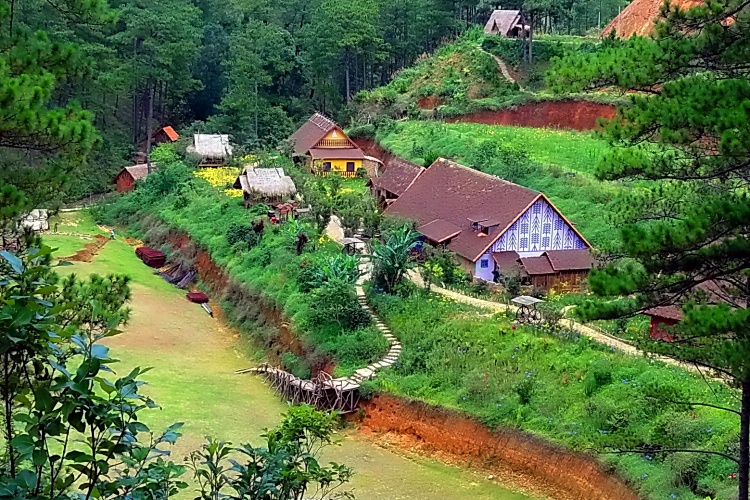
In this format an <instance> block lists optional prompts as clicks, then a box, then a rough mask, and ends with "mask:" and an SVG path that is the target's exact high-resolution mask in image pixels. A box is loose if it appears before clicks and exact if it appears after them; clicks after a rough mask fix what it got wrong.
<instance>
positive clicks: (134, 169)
mask: <svg viewBox="0 0 750 500" xmlns="http://www.w3.org/2000/svg"><path fill="white" fill-rule="evenodd" d="M153 167H154V165H153V164H151V168H152V169H153ZM125 170H127V171H128V173H130V175H132V176H133V179H135V180H137V181H138V180H141V179H145V178H146V177H147V176H148V165H147V164H146V163H142V164H140V165H133V166H131V167H125Z"/></svg>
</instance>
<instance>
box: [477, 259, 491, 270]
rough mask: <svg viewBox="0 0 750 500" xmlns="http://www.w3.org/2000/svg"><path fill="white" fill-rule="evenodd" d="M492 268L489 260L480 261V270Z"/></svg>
mask: <svg viewBox="0 0 750 500" xmlns="http://www.w3.org/2000/svg"><path fill="white" fill-rule="evenodd" d="M489 267H490V261H489V259H482V260H480V261H479V268H480V269H488V268H489Z"/></svg>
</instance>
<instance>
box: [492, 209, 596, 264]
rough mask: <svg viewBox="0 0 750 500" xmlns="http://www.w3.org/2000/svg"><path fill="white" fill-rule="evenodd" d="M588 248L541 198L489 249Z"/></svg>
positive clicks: (518, 250)
mask: <svg viewBox="0 0 750 500" xmlns="http://www.w3.org/2000/svg"><path fill="white" fill-rule="evenodd" d="M583 248H589V245H588V244H587V243H586V242H585V241H584V240H583V238H581V237H580V236H579V235H578V233H577V232H576V231H575V229H573V227H572V226H571V225H570V224H568V223H567V222H566V221H565V219H564V218H563V217H562V216H561V215H560V214H559V213H558V211H557V210H556V209H555V208H554V207H553V206H552V205H551V204H550V203H549V202H548V201H547V200H545V199H543V198H541V199H539V200H538V201H537V202H536V203H534V204H533V205H532V206H531V207H529V209H528V210H526V212H525V213H524V214H523V215H522V216H521V217H519V219H518V220H517V221H516V222H515V223H514V224H513V225H512V226H511V227H510V228H509V229H508V230H507V231H506V232H505V234H503V235H502V236H501V237H500V239H498V240H497V241H496V242H495V244H494V245H492V249H491V251H492V252H510V251H514V252H519V253H521V252H544V251H546V250H580V249H583Z"/></svg>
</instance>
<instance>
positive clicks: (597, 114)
mask: <svg viewBox="0 0 750 500" xmlns="http://www.w3.org/2000/svg"><path fill="white" fill-rule="evenodd" d="M616 113H617V108H616V107H615V106H613V105H611V104H601V103H597V102H590V101H572V100H571V101H542V102H531V103H528V104H522V105H520V106H518V107H516V108H508V109H502V110H499V111H478V112H476V113H471V114H468V115H463V116H457V117H455V118H450V119H447V120H445V121H446V122H447V123H482V124H484V125H512V126H516V127H532V128H559V129H567V130H593V129H596V128H598V127H599V126H598V124H597V120H598V119H599V118H606V119H610V118H614V116H615V114H616Z"/></svg>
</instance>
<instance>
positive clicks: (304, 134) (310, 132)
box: [289, 113, 337, 155]
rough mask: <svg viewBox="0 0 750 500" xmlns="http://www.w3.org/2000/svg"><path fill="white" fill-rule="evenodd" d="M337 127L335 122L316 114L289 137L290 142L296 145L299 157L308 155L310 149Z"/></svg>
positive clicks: (296, 152)
mask: <svg viewBox="0 0 750 500" xmlns="http://www.w3.org/2000/svg"><path fill="white" fill-rule="evenodd" d="M336 127H337V125H336V123H335V122H333V121H332V120H330V119H329V118H327V117H325V116H323V115H321V114H320V113H315V114H314V115H312V116H311V117H310V119H309V120H307V121H306V122H305V123H303V124H302V126H301V127H300V128H298V129H297V131H296V132H295V133H293V134H292V135H291V137H289V140H290V141H292V143H293V144H294V153H295V154H298V155H304V154H307V152H308V151H309V150H310V148H312V147H313V146H315V145H316V144H317V143H318V142H319V141H320V140H321V139H322V138H323V137H325V136H326V134H327V133H328V132H330V131H331V130H333V129H334V128H336Z"/></svg>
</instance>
